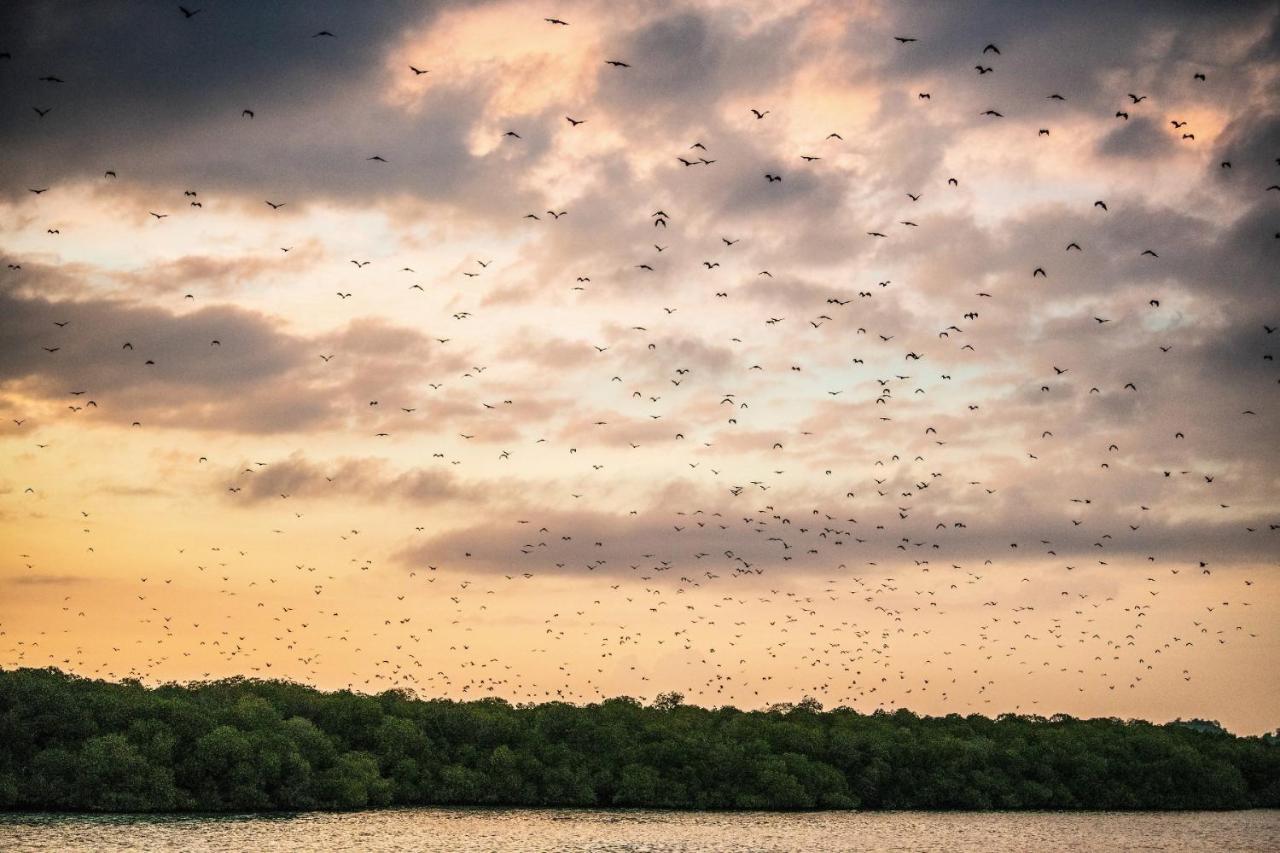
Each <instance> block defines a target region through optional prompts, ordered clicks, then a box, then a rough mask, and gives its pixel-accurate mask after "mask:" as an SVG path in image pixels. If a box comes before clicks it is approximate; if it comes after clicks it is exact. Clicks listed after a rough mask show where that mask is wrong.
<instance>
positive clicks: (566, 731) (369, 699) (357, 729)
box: [0, 669, 1280, 811]
mask: <svg viewBox="0 0 1280 853" xmlns="http://www.w3.org/2000/svg"><path fill="white" fill-rule="evenodd" d="M680 699H681V697H680V696H679V695H678V694H667V695H665V696H662V697H660V698H659V700H658V701H656V702H655V703H654V704H653V705H649V706H645V705H641V704H640V703H638V702H636V701H635V700H632V699H628V698H618V699H610V700H608V701H605V702H601V703H599V704H596V705H589V706H586V707H581V706H574V705H569V704H564V703H559V702H551V703H546V704H540V705H527V706H512V705H510V704H508V703H506V702H503V701H500V700H496V699H485V700H480V701H474V702H453V701H448V700H431V701H420V700H416V699H413V698H412V697H410V696H408V695H406V694H403V693H400V692H386V693H382V694H379V695H377V696H367V695H361V694H357V693H351V692H345V691H344V692H337V693H322V692H320V691H318V690H314V689H312V688H310V687H306V686H303V685H298V684H291V683H287V682H279V681H251V680H244V679H231V680H227V681H218V682H211V683H203V684H193V685H190V686H179V685H166V686H161V687H156V688H147V687H144V686H142V685H141V684H139V683H136V682H126V683H123V684H117V683H110V682H103V681H93V680H88V679H82V678H77V677H74V676H71V675H67V674H64V673H62V672H59V671H58V670H54V669H43V670H37V669H20V670H12V671H0V809H46V810H69V809H74V810H106V811H169V810H198V811H226V810H236V811H244V810H258V809H286V810H300V809H350V808H363V807H372V806H386V805H393V804H402V805H408V804H422V805H426V804H432V805H445V804H455V805H461V804H469V805H487V804H492V805H513V806H655V807H670V808H695V809H707V808H729V809H809V808H867V809H891V808H892V809H1079V808H1092V809H1229V808H1246V807H1256V806H1266V807H1276V806H1280V744H1278V743H1277V742H1276V740H1275V739H1274V738H1272V737H1236V736H1234V735H1231V734H1229V733H1227V732H1225V731H1223V730H1222V729H1221V728H1220V727H1218V726H1217V725H1216V724H1214V723H1206V722H1203V721H1196V722H1194V723H1190V724H1187V723H1169V724H1166V725H1152V724H1150V723H1145V722H1132V721H1131V722H1124V721H1120V720H1113V719H1096V720H1078V719H1073V718H1070V717H1063V716H1057V717H1052V718H1048V719H1045V718H1040V717H1026V716H1013V715H1005V716H1002V717H1000V718H998V719H995V720H992V719H988V718H986V717H981V716H977V715H973V716H967V717H963V716H959V715H950V716H947V717H917V716H916V715H914V714H912V713H910V712H908V711H896V712H892V713H887V712H877V713H874V714H870V715H867V714H860V713H858V712H856V711H853V710H850V709H845V708H840V709H836V710H834V711H826V712H823V711H822V709H821V706H820V705H819V704H818V703H817V702H815V701H814V700H812V699H806V700H804V701H802V702H800V703H799V704H797V705H783V706H775V707H774V708H771V709H770V710H768V711H755V712H744V711H739V710H736V709H734V708H722V709H718V710H708V709H705V708H699V707H693V706H686V705H682V704H681V702H680Z"/></svg>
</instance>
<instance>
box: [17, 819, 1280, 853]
mask: <svg viewBox="0 0 1280 853" xmlns="http://www.w3.org/2000/svg"><path fill="white" fill-rule="evenodd" d="M23 850H58V851H71V850H94V851H100V850H147V851H151V850H182V851H200V850H235V851H250V850H251V851H272V850H282V851H283V850H289V851H296V850H325V851H332V850H361V851H402V850H447V851H453V852H454V853H456V851H480V850H483V851H540V853H541V852H542V851H548V852H549V851H563V850H574V851H577V850H591V851H654V853H658V851H684V850H699V851H701V850H707V851H753V853H755V851H783V850H786V851H806V853H807V851H840V850H876V851H881V850H911V851H922V850H958V851H981V853H997V851H1010V853H1015V851H1016V853H1028V851H1052V850H1101V851H1118V850H1174V851H1183V850H1213V851H1255V850H1256V851H1268V853H1274V851H1277V850H1280V811H1277V810H1257V811H1241V812H1176V813H1169V812H1159V813H1157V812H1083V813H1081V812H1071V813H1064V812H944V813H938V812H812V813H799V814H797V813H779V812H732V813H731V812H711V813H707V812H664V811H592V810H576V809H575V810H568V809H564V810H560V809H545V810H538V809H437V808H422V809H387V810H382V811H369V812H344V813H340V814H333V813H308V814H296V815H235V816H209V815H183V816H179V815H162V816H148V815H65V814H5V813H0V851H6V852H7V851H23Z"/></svg>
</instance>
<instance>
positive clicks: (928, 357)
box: [0, 0, 1280, 733]
mask: <svg viewBox="0 0 1280 853" xmlns="http://www.w3.org/2000/svg"><path fill="white" fill-rule="evenodd" d="M1277 92H1280V11H1278V10H1277V8H1276V7H1275V5H1274V4H1272V3H1250V2H1239V3H1231V4H1206V3H1176V2H1174V3H1164V4H1145V3H1073V4H1061V3H1050V2H1046V3H1026V4H1019V5H1018V6H1017V7H1016V8H1015V7H1013V6H1011V5H1009V4H1005V3H997V2H991V3H973V4H964V5H961V4H935V3H888V2H883V3H882V2H842V3H827V2H799V1H798V0H797V2H778V0H774V2H768V3H766V2H751V1H750V0H749V1H748V2H719V1H718V0H701V1H700V2H673V3H666V4H653V3H639V2H610V3H602V2H575V1H574V0H559V1H558V2H556V3H554V4H550V5H548V4H546V3H539V4H535V3H531V2H523V1H522V0H511V2H439V3H424V2H416V3H397V2H379V3H368V4H349V3H339V2H308V3H280V4H256V3H254V4H251V3H233V2H227V0H194V2H191V3H188V4H187V6H186V8H185V9H183V8H181V7H179V6H177V5H176V4H170V3H165V2H133V3H124V2H114V3H98V4H88V5H81V6H77V7H76V8H75V9H74V10H71V9H68V7H66V6H65V5H64V4H59V3H52V2H21V3H8V4H4V5H3V6H0V116H2V120H0V256H2V258H3V267H2V268H0V417H2V418H3V422H2V423H0V666H4V667H18V666H56V667H59V668H62V669H64V670H67V671H71V672H75V673H77V674H80V675H84V676H89V677H97V678H107V679H123V678H138V679H142V680H143V681H145V682H147V683H158V682H164V681H173V680H177V681H189V680H202V679H214V678H223V677H230V676H237V675H238V676H246V677H253V678H288V679H295V680H299V681H304V682H306V683H310V684H315V685H317V686H320V687H322V688H326V689H335V688H343V687H349V688H352V689H356V690H361V691H365V692H379V691H382V690H386V689H391V688H397V689H406V690H412V691H414V692H416V693H417V694H418V695H421V696H424V697H434V696H448V697H453V698H460V699H472V698H482V697H488V696H497V697H501V698H504V699H507V700H509V701H513V702H533V701H547V700H566V701H573V702H591V701H597V700H599V699H601V698H604V697H608V696H617V695H628V696H633V697H636V698H638V699H641V700H642V701H651V700H652V699H654V698H655V697H656V696H657V695H658V694H660V693H664V692H668V691H675V692H679V693H682V694H684V696H685V701H688V702H693V703H697V704H702V705H707V706H720V705H735V706H737V707H743V708H761V707H767V706H769V705H771V704H773V703H779V702H795V701H798V700H799V699H801V698H802V697H804V696H812V697H815V698H817V699H818V700H819V701H820V702H822V703H823V704H824V705H826V706H827V707H836V706H840V705H847V706H850V707H853V708H856V709H858V710H860V711H865V712H871V711H873V710H875V709H878V708H902V707H905V708H910V709H912V710H914V711H916V712H918V713H927V714H946V713H961V714H967V713H981V714H986V715H995V714H999V713H1006V712H1015V713H1024V714H1043V715H1050V714H1054V713H1066V714H1071V715H1074V716H1109V717H1121V718H1144V719H1152V720H1157V721H1164V720H1169V719H1173V718H1177V717H1182V718H1191V717H1199V718H1210V719H1217V720H1221V721H1222V722H1223V723H1224V724H1225V725H1227V726H1228V727H1229V728H1231V729H1232V730H1233V731H1238V732H1243V733H1259V732H1264V731H1270V730H1274V729H1275V728H1276V726H1277V725H1280V717H1278V716H1277V714H1276V708H1277V707H1280V669H1277V668H1276V667H1275V666H1274V661H1275V660H1276V659H1277V656H1278V655H1280V454H1278V452H1277V447H1280V367H1278V366H1277V362H1276V360H1275V354H1276V353H1277V352H1280V334H1275V333H1274V331H1275V327H1277V326H1280V295H1278V293H1277V290H1276V271H1277V270H1280V102H1278V101H1280V99H1278V98H1277V96H1276V93H1277Z"/></svg>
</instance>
